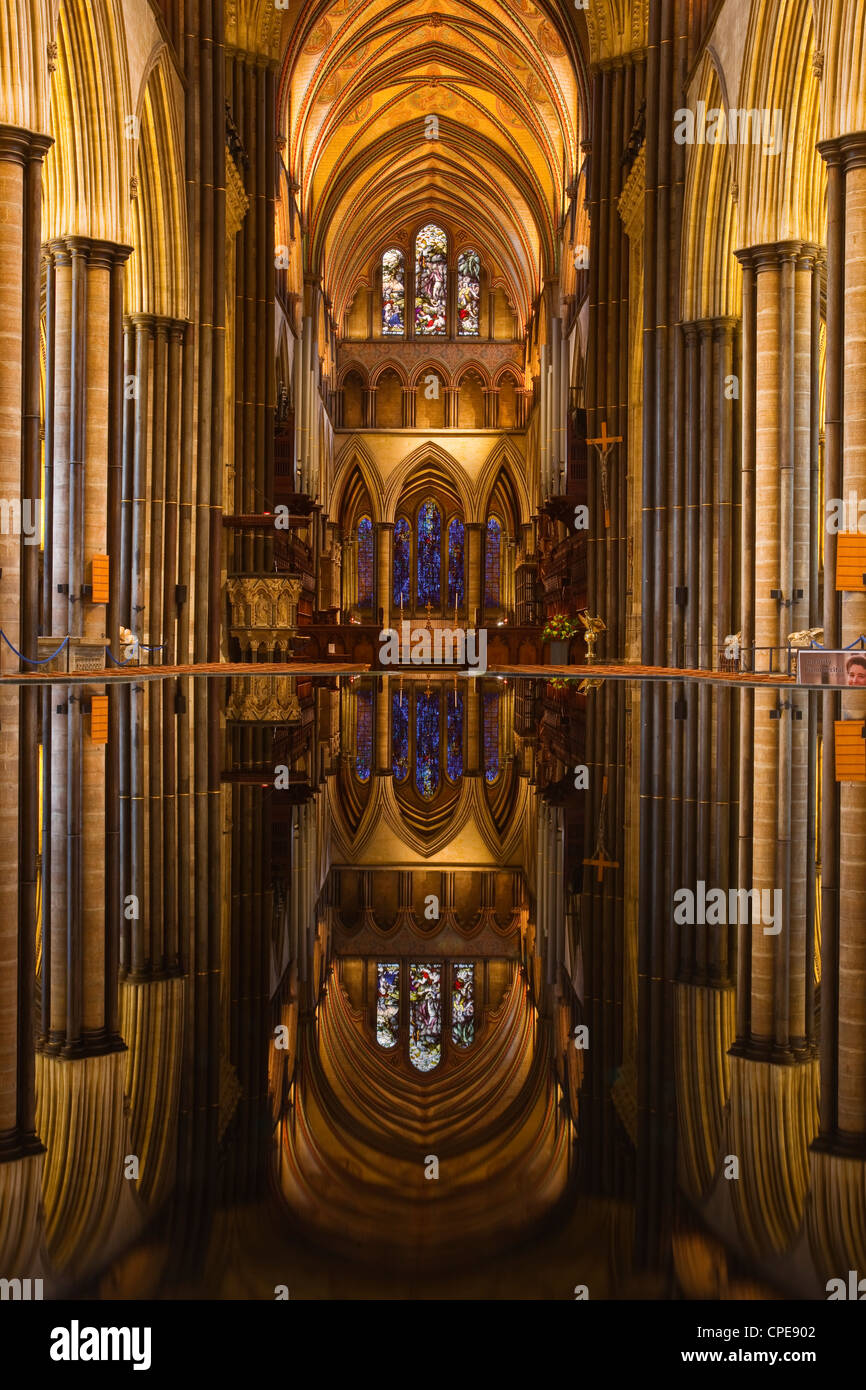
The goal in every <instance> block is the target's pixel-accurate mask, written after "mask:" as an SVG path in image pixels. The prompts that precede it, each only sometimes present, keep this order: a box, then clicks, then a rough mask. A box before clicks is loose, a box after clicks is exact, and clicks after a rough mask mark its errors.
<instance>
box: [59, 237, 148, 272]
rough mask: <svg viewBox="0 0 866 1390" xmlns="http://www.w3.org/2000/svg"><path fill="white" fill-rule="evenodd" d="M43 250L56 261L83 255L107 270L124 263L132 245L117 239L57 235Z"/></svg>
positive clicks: (91, 262) (130, 252)
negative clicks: (124, 243)
mask: <svg viewBox="0 0 866 1390" xmlns="http://www.w3.org/2000/svg"><path fill="white" fill-rule="evenodd" d="M43 250H44V251H45V253H46V255H50V256H52V257H53V258H54V260H55V261H57V260H60V261H63V260H65V259H66V258H67V257H69V258H72V257H78V256H81V257H83V258H84V259H85V260H86V261H89V262H90V264H91V265H94V266H99V267H104V268H105V269H106V270H111V269H113V267H114V266H116V265H123V264H124V263H125V262H126V261H127V260H128V259H129V257H130V256H131V255H132V247H131V246H125V245H123V244H122V243H121V242H117V241H101V240H99V239H97V238H94V237H89V236H64V237H55V238H54V239H53V240H52V241H48V242H46V243H45V245H44V247H43Z"/></svg>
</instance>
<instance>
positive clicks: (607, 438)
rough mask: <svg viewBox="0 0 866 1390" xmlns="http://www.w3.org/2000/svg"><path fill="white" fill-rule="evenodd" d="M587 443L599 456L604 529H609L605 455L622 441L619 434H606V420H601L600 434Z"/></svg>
mask: <svg viewBox="0 0 866 1390" xmlns="http://www.w3.org/2000/svg"><path fill="white" fill-rule="evenodd" d="M586 442H587V444H592V445H594V447H595V448H596V449H598V452H599V455H600V457H601V492H602V496H603V498H604V526H605V530H609V529H610V504H609V502H608V496H607V456H608V454H609V453H610V451H611V449H612V448H613V446H614V444H621V443H622V435H621V434H608V432H607V421H606V420H602V422H601V436H600V437H599V438H598V439H588V440H587V441H586Z"/></svg>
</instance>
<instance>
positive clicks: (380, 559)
mask: <svg viewBox="0 0 866 1390" xmlns="http://www.w3.org/2000/svg"><path fill="white" fill-rule="evenodd" d="M375 530H376V562H377V567H378V583H377V585H376V602H377V604H378V607H379V609H380V610H381V621H382V626H383V627H390V626H391V597H392V591H393V575H392V559H391V555H392V551H393V541H394V523H393V521H380V522H377V524H376V527H375Z"/></svg>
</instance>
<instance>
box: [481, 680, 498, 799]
mask: <svg viewBox="0 0 866 1390" xmlns="http://www.w3.org/2000/svg"><path fill="white" fill-rule="evenodd" d="M498 776H499V692H498V691H497V690H493V691H490V692H489V693H488V694H485V696H484V780H485V782H487V783H488V785H489V784H490V783H491V782H495V781H496V779H497V777H498Z"/></svg>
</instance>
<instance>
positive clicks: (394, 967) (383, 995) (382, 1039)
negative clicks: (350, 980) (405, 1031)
mask: <svg viewBox="0 0 866 1390" xmlns="http://www.w3.org/2000/svg"><path fill="white" fill-rule="evenodd" d="M399 1031H400V966H399V964H398V963H397V962H396V961H381V960H380V961H378V962H377V964H376V1042H377V1043H378V1044H379V1046H380V1047H396V1046H397V1037H398V1034H399Z"/></svg>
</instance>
